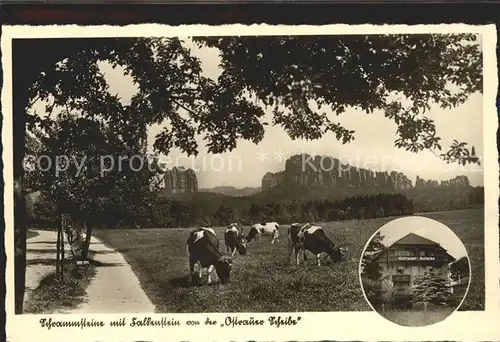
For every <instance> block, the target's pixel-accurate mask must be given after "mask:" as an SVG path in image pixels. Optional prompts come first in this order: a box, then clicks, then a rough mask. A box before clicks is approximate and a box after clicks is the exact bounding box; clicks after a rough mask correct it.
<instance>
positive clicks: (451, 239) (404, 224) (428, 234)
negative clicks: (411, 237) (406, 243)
mask: <svg viewBox="0 0 500 342" xmlns="http://www.w3.org/2000/svg"><path fill="white" fill-rule="evenodd" d="M410 233H413V234H417V235H420V236H422V237H424V238H426V239H429V240H432V241H434V242H437V243H439V244H440V245H441V247H443V248H444V249H446V250H447V251H448V254H450V255H451V256H453V257H454V258H455V259H457V260H458V259H459V258H461V257H463V256H467V257H468V255H467V250H466V249H465V246H464V245H463V243H462V241H460V239H459V238H458V237H457V236H456V235H455V233H453V231H452V230H451V229H450V228H448V227H447V226H445V225H444V224H442V223H440V222H438V221H435V220H432V219H430V218H427V217H423V216H408V217H403V218H399V219H395V220H393V221H391V222H389V223H386V224H385V225H384V226H383V227H382V228H380V234H381V235H382V236H385V237H384V240H383V241H382V242H383V244H384V245H385V246H390V245H392V244H393V243H394V242H396V241H397V240H399V239H401V238H402V237H404V236H405V235H408V234H410Z"/></svg>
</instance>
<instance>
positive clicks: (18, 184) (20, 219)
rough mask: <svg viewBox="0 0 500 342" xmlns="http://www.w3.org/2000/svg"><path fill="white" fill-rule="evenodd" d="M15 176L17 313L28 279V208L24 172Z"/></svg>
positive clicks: (20, 310)
mask: <svg viewBox="0 0 500 342" xmlns="http://www.w3.org/2000/svg"><path fill="white" fill-rule="evenodd" d="M14 150H15V149H14ZM14 154H15V152H14ZM14 169H16V168H15V167H14ZM21 169H22V168H21ZM23 171H24V170H23ZM14 177H15V178H14V250H15V251H14V306H15V312H16V314H22V313H23V302H24V290H25V281H26V220H25V219H26V209H25V202H24V196H23V172H21V174H18V175H17V176H16V175H15V176H14Z"/></svg>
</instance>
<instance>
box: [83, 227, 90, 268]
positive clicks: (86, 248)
mask: <svg viewBox="0 0 500 342" xmlns="http://www.w3.org/2000/svg"><path fill="white" fill-rule="evenodd" d="M84 225H85V227H86V231H85V234H86V235H85V241H84V242H83V247H82V256H83V257H84V258H85V259H87V258H88V255H89V248H90V238H91V237H92V222H84Z"/></svg>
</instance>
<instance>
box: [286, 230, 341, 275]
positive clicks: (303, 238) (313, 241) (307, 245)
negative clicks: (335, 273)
mask: <svg viewBox="0 0 500 342" xmlns="http://www.w3.org/2000/svg"><path fill="white" fill-rule="evenodd" d="M306 250H308V251H310V252H312V253H313V254H314V255H316V261H317V263H318V266H321V262H320V256H321V253H326V254H328V255H329V256H330V258H331V259H332V261H333V262H338V261H342V250H341V249H340V248H339V247H335V244H334V243H333V242H332V241H331V240H330V239H329V238H328V236H326V234H325V232H324V231H323V228H321V227H319V226H313V225H311V224H310V223H307V224H305V225H301V224H299V223H294V224H291V225H290V227H289V228H288V258H289V259H290V257H291V255H292V253H294V252H295V259H296V261H297V265H299V252H300V251H302V255H303V257H304V264H305V261H306V260H307V258H306Z"/></svg>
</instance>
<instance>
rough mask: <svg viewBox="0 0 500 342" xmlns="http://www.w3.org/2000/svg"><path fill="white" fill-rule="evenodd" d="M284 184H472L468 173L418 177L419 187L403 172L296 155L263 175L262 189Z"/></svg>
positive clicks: (409, 186) (401, 186)
mask: <svg viewBox="0 0 500 342" xmlns="http://www.w3.org/2000/svg"><path fill="white" fill-rule="evenodd" d="M277 185H284V186H291V187H293V186H321V187H326V188H360V189H363V188H376V189H381V190H382V189H387V190H408V189H413V188H415V189H423V188H433V187H441V186H442V187H469V186H470V183H469V179H468V178H467V177H466V176H458V177H456V178H454V179H451V180H449V181H442V182H441V183H439V182H437V181H432V180H428V181H426V180H423V179H421V178H420V177H417V180H416V184H415V187H413V184H412V181H411V180H410V179H409V178H408V177H407V176H406V175H404V174H403V173H401V172H395V171H392V172H387V171H385V172H376V171H372V170H368V169H364V168H356V167H353V166H349V165H346V164H342V163H341V162H340V160H339V159H337V158H333V157H329V156H315V157H312V156H310V155H307V154H304V155H300V154H299V155H294V156H292V157H290V158H289V159H288V160H287V161H286V164H285V170H284V171H281V172H278V173H270V172H268V173H266V174H265V175H264V177H263V178H262V191H268V190H270V189H273V188H274V187H276V186H277Z"/></svg>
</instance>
